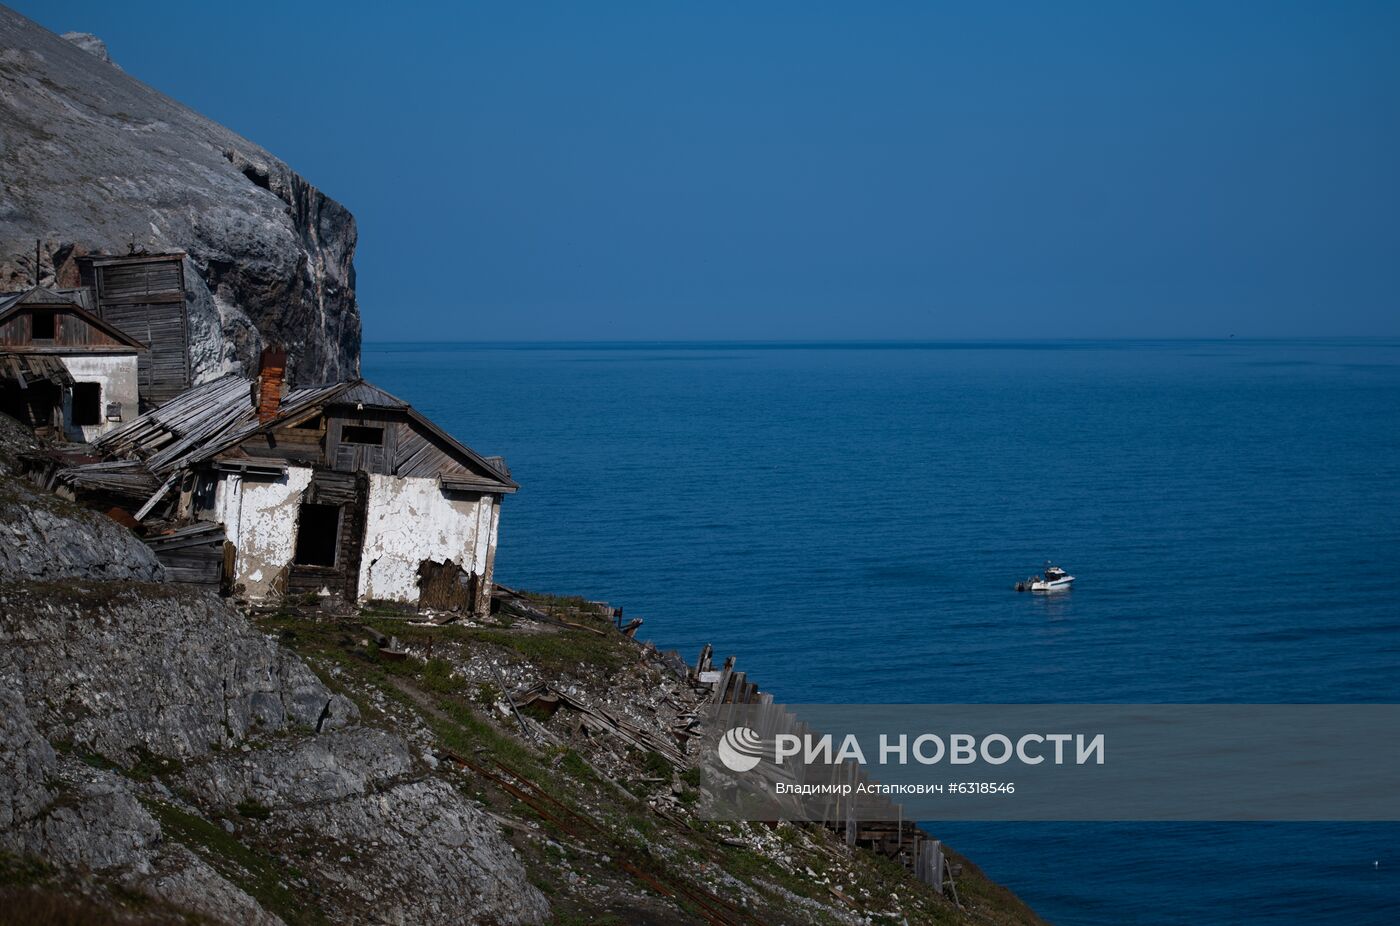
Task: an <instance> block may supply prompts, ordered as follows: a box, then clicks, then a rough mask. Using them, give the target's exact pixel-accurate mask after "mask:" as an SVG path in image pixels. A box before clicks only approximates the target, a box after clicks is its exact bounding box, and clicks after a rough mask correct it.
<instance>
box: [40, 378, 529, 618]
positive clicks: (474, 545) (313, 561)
mask: <svg viewBox="0 0 1400 926" xmlns="http://www.w3.org/2000/svg"><path fill="white" fill-rule="evenodd" d="M283 359H284V358H283V357H282V356H279V353H278V352H274V351H268V352H265V353H264V357H263V370H264V372H263V374H262V375H260V376H259V377H258V378H257V379H247V378H244V377H240V376H227V377H224V378H222V379H219V380H215V381H213V382H210V383H206V384H203V385H200V386H196V387H194V388H193V389H190V390H188V391H186V392H184V393H182V394H180V395H178V396H176V397H175V398H174V399H172V400H171V401H169V402H167V403H165V404H164V405H162V406H160V407H159V408H157V409H154V410H153V411H151V412H148V413H146V414H145V415H142V416H141V417H139V418H137V419H136V420H134V421H132V422H130V423H128V424H126V425H124V426H123V427H121V428H120V429H118V430H116V431H113V432H111V433H110V434H107V435H105V436H104V437H103V438H101V439H100V440H98V441H97V442H96V443H95V445H94V450H95V451H96V452H98V453H100V454H102V455H103V456H104V457H105V458H106V460H105V461H104V462H101V463H95V464H87V465H81V466H75V467H71V468H68V469H65V470H63V471H62V472H60V473H59V474H58V477H57V478H58V482H59V483H60V484H61V485H63V486H66V487H67V489H68V490H69V491H71V492H72V493H73V494H74V495H75V496H77V497H81V498H84V499H85V500H87V501H90V502H92V503H94V504H97V505H100V506H103V507H106V506H111V505H115V506H117V507H124V508H125V509H126V510H129V511H131V512H132V513H133V516H134V518H135V519H136V521H138V522H141V523H142V524H143V526H145V528H146V529H147V530H148V531H149V533H150V537H149V538H148V542H150V543H151V546H152V548H153V549H154V550H155V551H156V552H157V554H158V555H159V556H161V558H162V559H163V560H164V561H165V562H166V564H167V567H168V568H169V569H170V570H171V572H172V575H173V577H175V578H177V579H185V580H189V581H202V582H209V583H213V582H221V583H222V584H223V585H224V586H225V587H226V588H228V589H230V590H231V591H232V592H233V593H234V594H236V595H238V596H239V597H242V598H245V599H247V600H251V601H265V600H268V599H273V598H277V597H279V596H282V595H288V594H302V593H316V594H319V595H322V596H337V597H339V598H342V599H344V600H346V601H353V602H367V601H390V602H399V603H404V604H411V605H417V606H419V607H420V608H433V609H440V610H460V611H469V612H476V613H484V612H485V611H486V610H487V609H488V608H489V605H490V598H491V577H492V570H493V566H494V562H495V555H496V539H497V531H498V526H499V519H500V504H501V499H502V497H503V496H505V495H507V494H510V493H512V492H514V491H515V490H516V488H517V486H516V484H515V482H513V481H512V480H511V478H510V473H509V470H508V469H507V468H506V466H505V462H504V461H503V460H501V459H500V458H488V457H482V456H480V455H478V454H477V453H476V452H475V451H473V450H471V449H470V448H468V447H466V446H465V445H463V444H461V443H460V442H458V441H457V440H455V439H454V438H452V437H451V436H450V435H448V434H447V433H445V432H444V431H442V430H441V429H440V428H438V427H437V426H436V425H434V424H433V423H432V422H430V421H428V420H427V419H426V418H424V417H423V416H422V415H420V414H419V413H418V412H417V411H415V410H414V409H413V408H412V407H411V406H409V405H408V403H406V402H403V401H402V400H400V399H398V398H395V397H394V396H392V395H390V394H389V393H387V392H384V391H383V390H382V389H379V388H377V387H376V386H373V385H372V384H370V383H367V382H365V381H364V380H353V381H350V382H345V383H337V384H334V385H329V386H315V387H306V388H297V389H292V390H290V391H288V390H286V389H285V388H284V386H283V383H282V379H281V361H282V360H283Z"/></svg>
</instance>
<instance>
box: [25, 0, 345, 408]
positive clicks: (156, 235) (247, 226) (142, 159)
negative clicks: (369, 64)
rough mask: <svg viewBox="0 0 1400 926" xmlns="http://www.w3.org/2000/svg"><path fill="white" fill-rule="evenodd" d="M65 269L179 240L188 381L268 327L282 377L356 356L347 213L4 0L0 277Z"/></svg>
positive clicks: (60, 276) (51, 277)
mask: <svg viewBox="0 0 1400 926" xmlns="http://www.w3.org/2000/svg"><path fill="white" fill-rule="evenodd" d="M36 239H40V240H41V252H42V255H41V259H40V264H39V268H38V270H39V278H40V281H41V282H43V283H44V284H46V285H51V284H57V285H60V286H71V285H76V284H77V262H76V258H77V257H79V256H81V255H83V254H88V253H114V254H126V253H128V252H129V251H131V250H132V249H136V250H145V251H151V252H155V251H170V250H177V249H178V250H184V251H185V252H186V253H187V254H188V255H189V256H188V259H187V261H186V264H185V280H186V287H187V290H188V292H187V301H188V303H189V305H190V312H191V326H190V327H191V364H192V372H193V373H194V376H195V380H196V382H201V381H204V380H207V379H212V378H214V377H217V376H219V375H222V374H223V373H227V372H230V371H242V372H248V371H251V370H252V369H253V366H254V364H255V362H256V359H257V355H258V352H259V350H260V349H261V347H262V346H263V344H264V343H266V342H277V343H281V344H284V345H286V346H287V348H288V351H289V376H290V377H291V379H292V380H293V381H294V382H302V383H306V382H326V381H331V380H337V379H342V378H345V377H348V376H351V375H353V374H355V373H356V372H358V370H359V353H360V317H359V309H358V306H357V305H356V301H355V270H354V266H353V264H352V258H353V256H354V251H355V239H356V231H355V221H354V217H353V216H351V214H350V213H349V211H347V210H346V209H345V207H344V206H342V205H340V204H339V203H337V202H336V201H335V200H333V199H330V198H329V197H327V196H326V195H325V194H323V193H321V192H320V191H319V190H317V189H316V188H315V187H314V186H312V185H311V184H310V183H308V182H307V181H306V180H305V179H303V178H302V177H301V176H300V175H298V174H297V173H295V172H294V171H293V170H292V169H291V168H289V167H288V166H287V165H286V164H284V163H283V162H282V161H280V160H278V159H277V158H276V157H274V156H273V155H272V154H270V153H269V152H268V151H266V150H265V149H263V148H261V147H260V146H258V145H256V144H254V143H252V142H250V141H248V140H247V139H245V138H242V137H241V136H239V135H237V134H235V133H233V132H231V131H229V130H228V129H226V128H224V127H223V126H221V125H218V124H217V123H215V122H213V121H211V120H209V119H206V118H205V117H204V116H201V115H200V114H198V113H196V112H194V111H193V110H191V109H189V108H188V107H186V106H183V105H181V104H180V103H177V102H175V101H174V100H172V99H170V98H169V97H167V96H165V95H163V94H161V93H159V92H157V91H155V90H153V89H152V88H150V87H148V86H146V85H145V84H143V83H141V82H140V81H138V80H136V79H135V78H133V77H131V76H130V75H129V74H126V73H124V72H123V71H122V70H121V69H119V68H118V67H116V66H115V65H114V64H112V63H110V60H109V59H108V58H107V57H106V49H105V46H104V45H102V43H101V41H100V40H98V39H96V37H93V36H87V35H74V34H71V33H70V38H69V39H65V38H61V37H59V36H57V35H54V34H53V33H51V32H49V31H47V30H46V29H43V28H42V27H40V26H38V25H36V24H35V23H33V22H31V21H29V20H28V19H25V18H24V17H23V16H20V15H19V14H17V13H15V12H14V11H12V10H9V9H7V8H5V7H0V290H11V289H20V288H23V287H25V286H27V285H30V284H31V283H32V281H33V279H34V273H35V267H34V252H35V240H36Z"/></svg>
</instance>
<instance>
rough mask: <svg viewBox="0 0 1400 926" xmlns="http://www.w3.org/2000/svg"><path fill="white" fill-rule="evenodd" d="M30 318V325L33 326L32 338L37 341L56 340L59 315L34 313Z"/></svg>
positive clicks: (31, 330)
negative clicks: (56, 322)
mask: <svg viewBox="0 0 1400 926" xmlns="http://www.w3.org/2000/svg"><path fill="white" fill-rule="evenodd" d="M29 318H30V324H31V325H32V326H33V327H32V328H31V329H30V335H29V336H30V337H32V338H33V339H34V340H36V341H52V340H53V339H54V330H55V329H56V328H57V325H56V324H55V319H56V318H57V315H55V314H54V313H53V312H33V313H31V314H30V316H29Z"/></svg>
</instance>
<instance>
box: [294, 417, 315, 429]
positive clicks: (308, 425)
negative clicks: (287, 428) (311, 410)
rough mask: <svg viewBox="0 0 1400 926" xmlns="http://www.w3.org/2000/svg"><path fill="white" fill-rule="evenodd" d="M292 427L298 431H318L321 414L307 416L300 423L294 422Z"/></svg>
mask: <svg viewBox="0 0 1400 926" xmlns="http://www.w3.org/2000/svg"><path fill="white" fill-rule="evenodd" d="M292 427H293V428H294V429H296V430H299V431H319V430H321V416H320V415H316V416H314V417H311V418H308V419H306V420H305V421H303V422H302V423H301V424H294V425H292Z"/></svg>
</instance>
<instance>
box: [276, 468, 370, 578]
mask: <svg viewBox="0 0 1400 926" xmlns="http://www.w3.org/2000/svg"><path fill="white" fill-rule="evenodd" d="M368 478H369V477H367V476H365V475H364V474H363V473H358V474H350V473H336V472H330V471H328V470H324V469H318V470H316V471H315V472H314V473H313V474H312V476H311V484H310V485H309V486H307V487H306V491H305V492H303V493H302V496H301V499H300V504H303V505H334V506H336V507H337V508H339V509H340V524H339V531H340V535H339V537H337V538H336V555H335V565H334V566H301V565H297V564H295V563H293V564H292V567H291V571H290V572H289V573H288V576H287V591H288V592H289V593H291V594H294V595H296V594H304V593H306V592H319V591H320V590H321V589H323V588H327V589H329V590H330V591H331V592H333V593H335V594H338V595H340V596H342V597H344V598H345V599H346V600H348V601H353V600H355V597H356V593H357V590H358V585H359V581H360V555H361V551H362V550H363V549H364V542H365V507H366V499H367V498H368V495H369V488H368V485H369V482H368ZM294 548H295V545H294Z"/></svg>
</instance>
